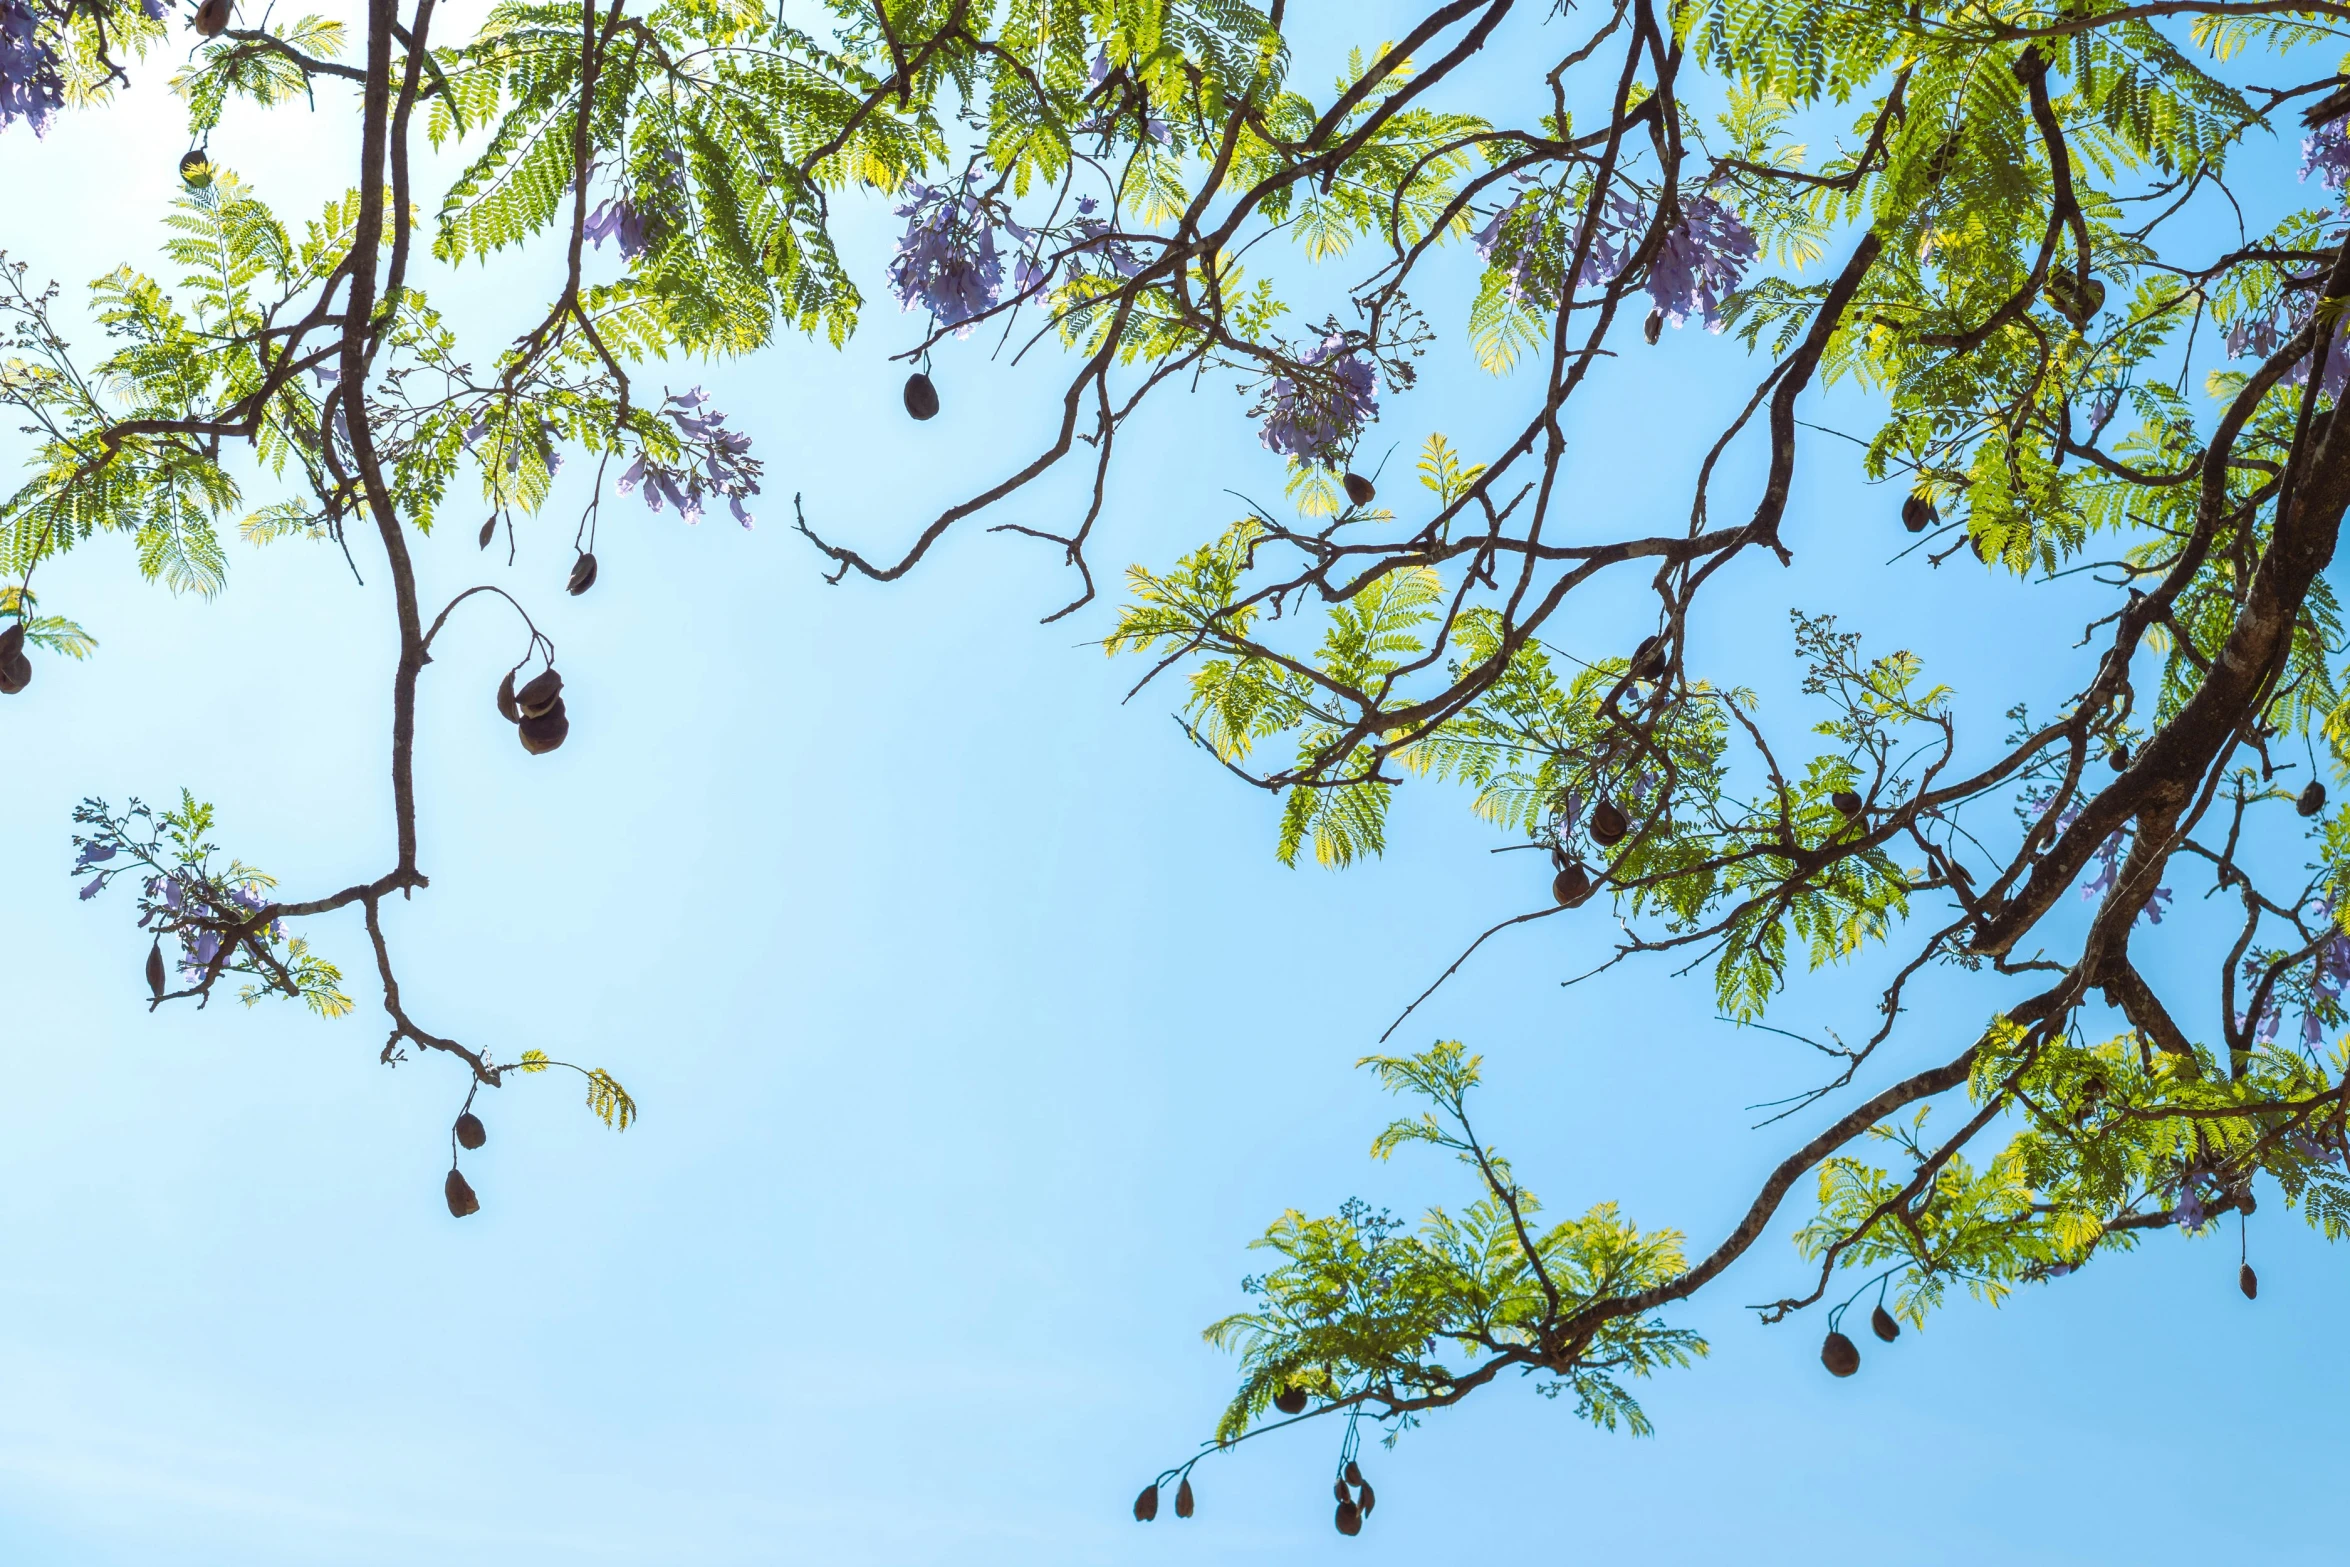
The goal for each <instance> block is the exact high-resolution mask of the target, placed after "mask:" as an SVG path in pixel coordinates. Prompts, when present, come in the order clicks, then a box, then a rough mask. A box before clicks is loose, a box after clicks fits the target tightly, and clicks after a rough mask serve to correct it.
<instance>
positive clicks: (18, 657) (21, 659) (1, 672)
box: [0, 653, 33, 696]
mask: <svg viewBox="0 0 2350 1567" xmlns="http://www.w3.org/2000/svg"><path fill="white" fill-rule="evenodd" d="M32 683H33V661H32V660H31V659H29V658H27V657H25V656H24V655H23V654H22V653H15V654H11V655H10V656H9V657H7V658H0V696H14V695H16V693H18V692H19V691H22V690H23V689H24V688H25V687H26V686H29V685H31V684H32Z"/></svg>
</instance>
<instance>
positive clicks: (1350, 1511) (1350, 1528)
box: [1335, 1502, 1363, 1534]
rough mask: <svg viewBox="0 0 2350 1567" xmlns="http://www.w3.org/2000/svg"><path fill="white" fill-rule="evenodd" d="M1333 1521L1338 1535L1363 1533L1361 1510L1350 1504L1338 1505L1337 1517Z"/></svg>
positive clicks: (1341, 1503) (1342, 1503)
mask: <svg viewBox="0 0 2350 1567" xmlns="http://www.w3.org/2000/svg"><path fill="white" fill-rule="evenodd" d="M1335 1521H1336V1522H1337V1524H1338V1532H1339V1533H1340V1534H1361V1533H1362V1532H1363V1510H1362V1509H1361V1508H1359V1507H1357V1506H1356V1505H1355V1504H1354V1503H1352V1502H1340V1503H1339V1504H1338V1517H1337V1519H1336V1520H1335Z"/></svg>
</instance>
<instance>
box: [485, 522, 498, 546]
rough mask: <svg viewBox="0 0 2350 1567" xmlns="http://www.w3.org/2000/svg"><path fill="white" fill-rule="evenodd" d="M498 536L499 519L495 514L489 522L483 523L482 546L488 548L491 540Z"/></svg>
mask: <svg viewBox="0 0 2350 1567" xmlns="http://www.w3.org/2000/svg"><path fill="white" fill-rule="evenodd" d="M497 536H498V519H497V518H496V517H494V516H493V517H491V518H490V519H489V520H488V521H487V522H485V523H483V524H482V525H481V548H483V549H485V550H486V549H488V548H489V547H490V540H492V539H494V538H496V537H497Z"/></svg>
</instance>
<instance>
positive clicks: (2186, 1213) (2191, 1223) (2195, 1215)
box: [2171, 1185, 2203, 1235]
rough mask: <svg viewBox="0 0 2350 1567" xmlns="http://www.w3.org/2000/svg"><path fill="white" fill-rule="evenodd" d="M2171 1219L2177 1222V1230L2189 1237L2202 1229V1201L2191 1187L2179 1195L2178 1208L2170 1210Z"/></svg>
mask: <svg viewBox="0 0 2350 1567" xmlns="http://www.w3.org/2000/svg"><path fill="white" fill-rule="evenodd" d="M2171 1217H2172V1218H2174V1219H2176V1220H2178V1222H2179V1228H2180V1229H2182V1230H2185V1231H2186V1232H2187V1233H2188V1234H2190V1235H2192V1234H2193V1233H2194V1232H2195V1231H2197V1230H2199V1229H2201V1228H2203V1199H2202V1198H2201V1197H2198V1196H2197V1195H2196V1194H2195V1189H2194V1187H2193V1186H2191V1185H2190V1186H2188V1187H2187V1188H2186V1189H2185V1190H2184V1191H2182V1192H2181V1193H2180V1194H2179V1203H2178V1206H2177V1207H2175V1208H2173V1209H2172V1210H2171Z"/></svg>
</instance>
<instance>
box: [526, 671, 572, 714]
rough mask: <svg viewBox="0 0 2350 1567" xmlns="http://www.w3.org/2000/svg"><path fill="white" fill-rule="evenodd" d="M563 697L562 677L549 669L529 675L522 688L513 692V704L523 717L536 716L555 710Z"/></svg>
mask: <svg viewBox="0 0 2350 1567" xmlns="http://www.w3.org/2000/svg"><path fill="white" fill-rule="evenodd" d="M562 698H563V677H562V676H561V675H558V674H556V673H555V671H554V670H552V669H549V670H546V671H544V672H543V673H540V674H536V675H533V676H531V678H530V679H529V681H528V682H526V683H525V684H524V686H523V688H522V689H521V690H519V691H517V692H515V693H514V705H515V706H516V707H518V708H520V709H522V716H523V717H525V718H537V717H540V716H541V715H543V714H546V713H551V712H553V711H554V710H555V704H556V703H557V702H559V701H561V700H562Z"/></svg>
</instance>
